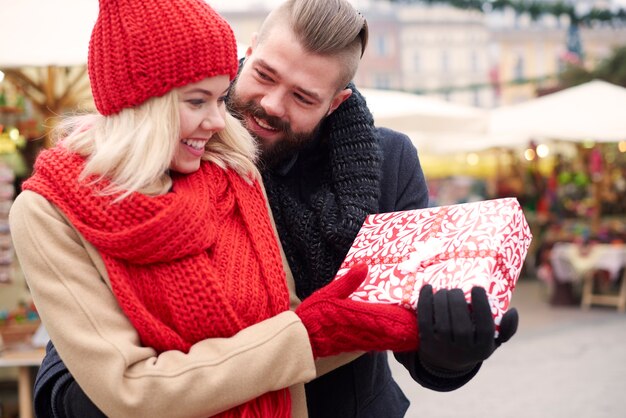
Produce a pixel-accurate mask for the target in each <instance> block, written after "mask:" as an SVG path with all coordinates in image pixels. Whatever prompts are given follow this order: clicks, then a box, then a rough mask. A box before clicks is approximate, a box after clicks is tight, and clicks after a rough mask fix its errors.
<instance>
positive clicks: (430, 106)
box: [359, 88, 488, 132]
mask: <svg viewBox="0 0 626 418" xmlns="http://www.w3.org/2000/svg"><path fill="white" fill-rule="evenodd" d="M359 91H360V92H361V94H362V95H363V96H364V97H365V100H366V101H367V105H368V107H369V109H370V110H371V112H372V114H373V115H374V120H375V121H376V124H377V125H379V126H386V127H389V128H392V129H396V130H398V131H401V132H409V131H415V132H442V131H453V132H454V131H459V132H485V130H486V128H487V126H488V114H487V112H486V111H484V110H482V109H479V108H475V107H471V106H464V105H459V104H453V103H449V102H446V101H444V100H440V99H436V98H432V97H427V96H422V95H418V94H411V93H405V92H400V91H392V90H375V89H366V88H364V89H359Z"/></svg>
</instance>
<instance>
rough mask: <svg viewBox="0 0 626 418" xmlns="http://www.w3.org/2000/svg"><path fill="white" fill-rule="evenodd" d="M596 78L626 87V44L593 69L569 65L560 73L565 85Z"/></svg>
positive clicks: (562, 83)
mask: <svg viewBox="0 0 626 418" xmlns="http://www.w3.org/2000/svg"><path fill="white" fill-rule="evenodd" d="M594 79H599V80H604V81H607V82H609V83H613V84H617V85H618V86H623V87H626V46H622V47H619V48H616V49H615V50H614V51H613V53H612V54H611V55H610V56H609V57H607V58H606V59H604V60H603V61H601V62H600V63H599V64H598V65H597V66H596V68H595V69H593V70H587V69H585V68H584V67H582V66H578V65H568V66H567V68H566V69H565V70H564V71H563V72H561V74H559V82H560V84H561V85H562V86H563V87H573V86H576V85H579V84H583V83H586V82H588V81H591V80H594Z"/></svg>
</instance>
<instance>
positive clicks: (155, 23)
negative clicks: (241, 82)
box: [88, 0, 238, 115]
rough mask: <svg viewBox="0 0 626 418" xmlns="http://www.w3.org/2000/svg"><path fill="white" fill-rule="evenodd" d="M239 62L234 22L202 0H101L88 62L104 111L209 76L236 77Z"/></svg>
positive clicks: (98, 105) (131, 104) (94, 90)
mask: <svg viewBox="0 0 626 418" xmlns="http://www.w3.org/2000/svg"><path fill="white" fill-rule="evenodd" d="M237 66H238V61H237V44H236V41H235V36H234V34H233V31H232V29H231V27H230V26H229V25H228V23H227V22H226V21H225V20H224V19H223V18H222V17H221V16H220V15H219V14H217V12H215V11H214V10H213V9H212V8H211V7H210V6H209V5H208V4H206V3H205V2H204V1H203V0H100V11H99V13H98V20H97V21H96V24H95V26H94V28H93V31H92V33H91V40H90V42H89V60H88V68H89V80H90V81H91V91H92V93H93V97H94V100H95V103H96V108H97V109H98V111H99V112H100V113H101V114H103V115H111V114H114V113H117V112H119V111H120V110H122V109H124V108H129V107H134V106H137V105H140V104H141V103H143V102H145V101H146V100H148V99H149V98H151V97H158V96H163V95H164V94H166V93H167V92H168V91H170V90H171V89H173V88H175V87H181V86H184V85H186V84H189V83H194V82H197V81H200V80H203V79H204V78H207V77H213V76H217V75H228V76H229V77H230V79H231V80H232V79H233V78H234V77H235V75H236V74H237Z"/></svg>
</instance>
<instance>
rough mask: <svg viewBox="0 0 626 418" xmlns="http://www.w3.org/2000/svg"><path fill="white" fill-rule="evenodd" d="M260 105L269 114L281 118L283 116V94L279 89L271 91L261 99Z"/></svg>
mask: <svg viewBox="0 0 626 418" xmlns="http://www.w3.org/2000/svg"><path fill="white" fill-rule="evenodd" d="M260 104H261V107H263V110H265V112H266V113H267V114H268V115H270V116H276V117H278V118H282V117H283V116H285V105H284V95H283V94H282V93H281V92H279V91H271V92H268V93H267V94H265V96H263V98H262V99H261V103H260Z"/></svg>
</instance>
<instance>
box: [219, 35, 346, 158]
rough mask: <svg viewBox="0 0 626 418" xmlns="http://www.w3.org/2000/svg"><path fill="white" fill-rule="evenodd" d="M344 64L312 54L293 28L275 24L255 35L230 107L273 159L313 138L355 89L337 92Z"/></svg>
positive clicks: (237, 81) (231, 96) (264, 153)
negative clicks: (262, 36)
mask: <svg viewBox="0 0 626 418" xmlns="http://www.w3.org/2000/svg"><path fill="white" fill-rule="evenodd" d="M340 69H341V68H340V63H339V61H338V60H337V59H336V58H330V57H325V56H320V55H314V54H310V53H307V52H306V51H304V49H303V48H302V47H301V46H300V44H299V42H298V41H297V40H296V39H295V38H294V36H293V34H292V33H291V31H290V30H287V29H284V28H282V27H280V26H277V27H274V28H273V29H272V31H271V32H270V33H269V34H268V36H267V37H266V38H265V40H264V41H263V42H262V43H260V44H258V43H257V42H256V39H253V41H252V46H251V47H250V48H249V49H248V52H247V53H246V60H245V62H244V64H243V68H242V69H241V72H240V74H239V77H238V78H237V80H236V82H235V84H234V85H233V88H232V89H231V95H230V109H231V111H233V112H234V113H235V114H239V117H240V118H241V119H242V121H243V123H244V125H245V126H246V128H247V129H248V131H250V133H251V134H252V135H253V136H254V137H255V138H256V139H257V140H258V142H259V145H260V147H261V150H262V154H263V158H264V159H265V160H266V161H268V162H270V163H272V162H276V161H279V160H281V159H282V158H285V157H286V156H288V155H289V154H291V153H293V152H295V151H297V150H298V149H300V148H301V147H302V146H303V145H304V144H306V143H307V142H309V141H310V140H311V139H312V138H313V137H314V135H315V134H316V132H317V129H318V128H319V126H320V124H321V121H322V120H323V118H324V117H326V116H327V115H329V114H330V113H332V112H333V111H334V110H335V109H336V108H337V106H339V105H340V104H341V103H342V102H343V101H344V100H345V99H347V98H348V97H349V96H350V93H351V91H350V90H345V89H342V90H340V91H337V80H338V76H339V71H340Z"/></svg>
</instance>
